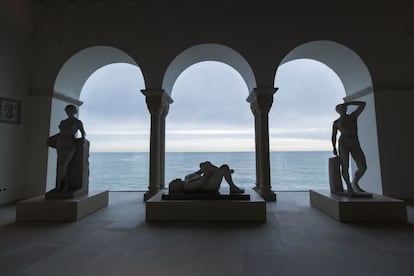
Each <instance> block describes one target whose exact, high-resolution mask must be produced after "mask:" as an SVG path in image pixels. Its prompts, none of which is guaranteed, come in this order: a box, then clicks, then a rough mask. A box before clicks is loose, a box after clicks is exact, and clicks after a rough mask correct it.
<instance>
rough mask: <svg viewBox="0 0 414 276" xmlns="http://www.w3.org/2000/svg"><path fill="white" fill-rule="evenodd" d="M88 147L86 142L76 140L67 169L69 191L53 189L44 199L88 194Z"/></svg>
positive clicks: (88, 144)
mask: <svg viewBox="0 0 414 276" xmlns="http://www.w3.org/2000/svg"><path fill="white" fill-rule="evenodd" d="M89 147H90V143H89V141H88V140H86V139H85V140H82V139H76V152H75V155H74V156H73V158H72V160H71V161H70V164H69V167H68V174H69V175H68V178H69V183H70V187H69V190H68V191H56V189H53V190H51V191H49V192H47V193H46V195H45V198H46V199H66V198H67V199H69V198H77V197H79V196H81V195H85V194H87V193H88V190H89Z"/></svg>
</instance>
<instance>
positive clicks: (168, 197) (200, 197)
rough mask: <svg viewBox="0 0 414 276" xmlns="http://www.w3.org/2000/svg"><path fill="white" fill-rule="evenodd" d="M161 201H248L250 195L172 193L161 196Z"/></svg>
mask: <svg viewBox="0 0 414 276" xmlns="http://www.w3.org/2000/svg"><path fill="white" fill-rule="evenodd" d="M161 199H162V200H250V194H246V193H243V194H231V193H230V194H229V193H225V194H223V193H173V194H166V193H163V194H162V195H161Z"/></svg>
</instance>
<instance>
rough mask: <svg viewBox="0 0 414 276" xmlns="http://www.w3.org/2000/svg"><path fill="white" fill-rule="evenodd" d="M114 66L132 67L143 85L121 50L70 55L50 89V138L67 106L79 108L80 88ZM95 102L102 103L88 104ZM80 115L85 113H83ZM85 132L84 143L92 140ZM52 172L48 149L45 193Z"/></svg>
mask: <svg viewBox="0 0 414 276" xmlns="http://www.w3.org/2000/svg"><path fill="white" fill-rule="evenodd" d="M115 63H118V64H119V63H122V64H124V65H125V66H127V65H129V66H133V68H135V69H137V70H138V71H139V73H138V71H137V75H136V77H137V78H138V79H139V78H141V79H142V80H141V82H142V83H144V82H143V80H144V78H143V76H142V73H140V70H139V67H138V65H137V63H136V62H135V61H134V60H133V58H131V57H130V56H129V55H128V54H127V53H125V52H123V51H122V50H120V49H117V48H114V47H108V46H95V47H90V48H86V49H83V50H81V51H79V52H77V53H76V54H74V55H73V56H72V57H70V58H69V59H68V60H67V61H66V62H65V63H64V64H63V66H62V68H61V69H60V71H59V73H58V75H57V77H56V81H55V85H54V92H53V99H52V107H51V120H50V134H55V133H57V132H59V129H58V125H59V122H60V121H61V120H62V119H64V118H66V115H65V112H64V108H65V106H66V105H67V104H74V105H76V106H78V107H79V106H81V105H82V101H81V100H80V95H81V91H82V90H83V88H84V86H85V85H86V86H88V85H90V83H89V84H87V83H88V81H91V80H93V79H94V78H95V77H96V76H99V75H100V74H101V73H103V72H104V71H105V70H106V69H105V66H107V65H109V64H115ZM101 68H103V69H101ZM108 68H109V67H108ZM100 69H101V70H100ZM102 70H103V71H102ZM95 72H97V75H94V73H95ZM90 77H91V79H90ZM111 77H112V75H111ZM101 82H102V79H101ZM112 88H114V87H112ZM136 89H137V91H136V93H137V94H138V95H140V94H141V93H140V91H139V89H140V87H136ZM114 90H115V88H114ZM120 90H122V88H118V90H117V93H119V95H122V92H124V91H120ZM97 93H99V92H97ZM86 94H87V93H85V97H87V96H86ZM115 97H117V96H115ZM141 98H142V101H143V102H144V101H145V99H144V98H143V97H141ZM95 100H96V101H97V102H99V100H100V101H102V100H105V99H103V98H99V97H94V99H91V102H92V101H95ZM88 102H89V100H88ZM113 104H115V103H111V107H112V105H113ZM92 105H93V104H92ZM111 107H107V110H108V112H106V113H111V110H110V109H111ZM83 111H84V112H85V110H83ZM81 112H82V111H81ZM106 113H105V114H106ZM112 114H114V113H112ZM104 120H105V119H104ZM87 124H88V123H87ZM121 125H122V124H121ZM92 128H93V127H92ZM107 130H108V131H111V129H110V128H109V127H108V128H107ZM86 132H87V138H88V139H89V138H90V137H89V135H91V136H92V137H91V138H93V135H94V134H93V133H94V131H93V130H92V132H91V133H89V129H86ZM98 144H99V143H98ZM94 147H95V146H93V147H92V149H94ZM95 149H96V148H95ZM55 170H56V152H55V151H54V150H52V149H50V148H49V152H48V170H47V187H46V189H47V190H49V189H51V188H53V187H54V185H55V174H56V171H55Z"/></svg>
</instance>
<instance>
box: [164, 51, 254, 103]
mask: <svg viewBox="0 0 414 276" xmlns="http://www.w3.org/2000/svg"><path fill="white" fill-rule="evenodd" d="M202 61H219V62H223V63H226V64H228V65H230V66H231V67H233V68H234V69H235V70H236V71H237V72H239V74H240V75H241V76H242V78H243V79H244V81H245V82H246V85H247V88H248V89H249V92H251V91H253V89H254V88H255V87H256V78H255V76H254V73H253V70H252V68H251V67H250V65H249V64H248V63H247V61H246V60H245V59H244V58H243V56H241V55H240V54H239V53H238V52H236V51H235V50H233V49H231V48H229V47H227V46H224V45H220V44H211V43H208V44H199V45H196V46H193V47H191V48H189V49H187V50H185V51H183V52H182V53H180V54H179V55H178V56H177V57H175V59H174V60H173V61H172V62H171V63H170V65H169V66H168V68H167V70H166V72H165V75H164V79H163V82H162V88H163V89H164V90H165V92H166V93H167V94H168V95H170V96H171V92H172V88H173V86H174V83H175V81H176V79H177V78H178V76H179V75H180V74H181V73H182V72H183V71H184V70H185V69H186V68H188V67H189V66H191V65H193V64H195V63H198V62H202Z"/></svg>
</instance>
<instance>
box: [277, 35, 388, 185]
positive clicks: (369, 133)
mask: <svg viewBox="0 0 414 276" xmlns="http://www.w3.org/2000/svg"><path fill="white" fill-rule="evenodd" d="M301 58H304V59H313V60H316V61H319V62H322V63H324V64H325V65H326V66H328V67H330V68H331V69H332V70H333V71H334V72H335V73H336V74H337V75H338V77H339V78H340V79H341V81H342V84H343V86H344V88H345V93H346V97H345V98H344V100H345V101H349V100H361V101H365V102H366V103H367V106H366V108H365V110H364V112H363V113H362V114H361V116H360V118H359V119H358V131H359V138H360V142H361V146H362V148H363V150H364V152H365V155H366V159H367V164H368V170H367V172H366V173H365V175H364V176H363V178H362V179H361V183H362V184H363V185H364V186H365V188H366V189H367V190H368V191H371V192H375V193H382V180H381V169H380V160H379V149H378V138H377V123H376V112H375V98H374V90H373V83H372V78H371V74H370V73H369V71H368V68H367V66H366V65H365V63H364V61H363V60H362V59H361V58H360V57H359V56H358V54H356V53H355V52H354V51H353V50H351V49H350V48H348V47H346V46H344V45H342V44H339V43H336V42H333V41H326V40H318V41H311V42H308V43H305V44H302V45H300V46H298V47H296V48H294V49H293V50H292V51H290V52H289V53H288V54H287V55H286V57H285V58H284V59H283V60H282V62H281V64H280V65H282V64H283V63H286V62H288V61H292V60H295V59H301ZM276 74H277V72H276ZM329 138H330V137H329Z"/></svg>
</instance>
